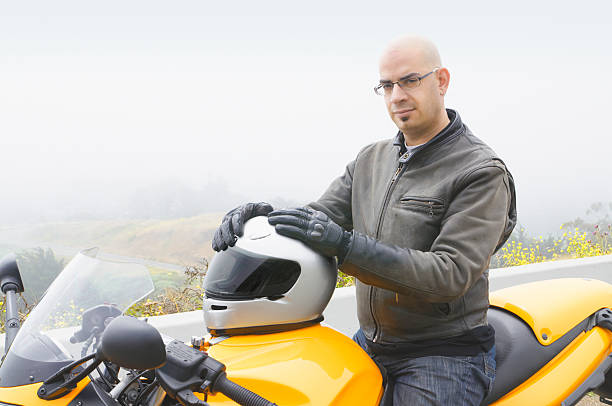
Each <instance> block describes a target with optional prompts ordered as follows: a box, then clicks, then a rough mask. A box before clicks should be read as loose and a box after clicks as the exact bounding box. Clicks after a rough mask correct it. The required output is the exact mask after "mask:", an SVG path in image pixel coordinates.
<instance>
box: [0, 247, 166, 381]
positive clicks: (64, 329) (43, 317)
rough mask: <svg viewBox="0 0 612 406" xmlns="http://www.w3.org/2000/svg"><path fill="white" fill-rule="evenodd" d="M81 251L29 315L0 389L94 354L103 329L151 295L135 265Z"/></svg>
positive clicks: (1, 372)
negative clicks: (108, 259) (101, 258)
mask: <svg viewBox="0 0 612 406" xmlns="http://www.w3.org/2000/svg"><path fill="white" fill-rule="evenodd" d="M96 253H97V250H96V249H93V250H87V251H82V252H81V253H79V254H78V255H76V256H75V257H74V259H72V261H70V262H69V263H68V265H66V267H65V268H64V270H63V271H62V272H61V273H60V275H59V276H58V277H57V278H56V279H55V281H53V283H52V284H51V286H49V288H48V290H47V292H46V293H45V295H44V297H43V298H42V300H41V301H40V303H39V304H38V305H37V306H36V307H35V308H34V310H32V312H31V313H30V314H29V316H28V318H27V319H26V321H25V322H24V323H23V326H22V327H21V329H20V330H19V333H18V334H17V336H16V337H15V340H14V341H13V343H12V345H11V347H10V349H9V351H8V353H7V355H6V357H5V359H4V360H3V362H2V365H1V366H0V386H3V387H7V386H17V385H24V384H29V383H33V382H40V381H43V380H45V379H46V378H48V377H49V376H50V375H52V374H53V373H55V372H56V371H57V370H58V369H59V368H61V367H62V366H64V365H67V364H68V363H70V362H72V361H73V360H76V359H79V358H81V357H82V356H84V355H86V354H89V353H91V352H93V351H95V345H96V343H97V341H98V340H99V339H100V337H101V334H102V332H103V330H104V328H105V326H106V325H107V324H108V323H109V322H110V320H112V319H113V318H114V317H117V316H118V315H120V314H122V313H123V312H125V311H126V310H127V309H128V308H129V307H130V306H132V305H133V304H134V303H136V302H138V301H139V300H141V299H143V298H144V297H145V296H147V295H148V294H150V293H151V292H152V291H153V288H154V287H153V281H152V280H151V277H150V275H149V272H148V270H147V268H146V267H145V266H144V265H141V264H135V263H125V262H112V261H107V260H100V259H98V258H96V257H95V255H96Z"/></svg>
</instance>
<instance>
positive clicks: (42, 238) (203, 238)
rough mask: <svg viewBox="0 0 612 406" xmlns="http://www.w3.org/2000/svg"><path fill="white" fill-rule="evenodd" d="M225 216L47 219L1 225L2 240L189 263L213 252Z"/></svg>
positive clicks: (208, 256) (0, 236)
mask: <svg viewBox="0 0 612 406" xmlns="http://www.w3.org/2000/svg"><path fill="white" fill-rule="evenodd" d="M222 217H223V214H221V213H211V214H202V215H199V216H195V217H189V218H179V219H171V220H100V221H78V222H63V223H47V224H40V225H33V226H24V227H13V228H11V229H0V241H11V242H18V243H19V244H21V245H28V246H40V245H50V246H61V247H70V248H74V249H76V250H81V249H84V248H89V247H92V246H97V247H100V249H101V250H102V251H104V252H109V253H113V254H118V255H124V256H128V257H137V258H145V259H152V260H156V261H161V262H169V263H175V264H183V265H187V264H192V263H197V262H198V261H199V260H200V259H201V258H203V257H204V258H210V257H211V256H212V253H213V251H212V249H211V247H210V241H211V239H212V235H213V232H214V230H215V229H216V227H217V226H218V225H219V224H220V222H221V218H222Z"/></svg>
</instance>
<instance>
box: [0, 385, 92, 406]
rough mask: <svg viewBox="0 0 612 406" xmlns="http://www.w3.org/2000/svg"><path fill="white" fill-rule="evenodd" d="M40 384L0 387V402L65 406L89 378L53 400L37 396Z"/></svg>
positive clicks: (30, 405)
mask: <svg viewBox="0 0 612 406" xmlns="http://www.w3.org/2000/svg"><path fill="white" fill-rule="evenodd" d="M41 384H42V383H41V382H38V383H33V384H30V385H22V386H15V387H12V388H9V387H7V388H3V387H0V402H6V403H10V404H14V405H23V406H66V405H68V404H70V402H71V401H72V400H74V399H75V398H76V397H77V396H78V395H79V393H81V391H82V390H83V389H84V388H85V387H86V386H87V385H88V384H89V378H85V379H83V380H82V381H81V382H79V383H78V384H77V387H76V388H75V389H74V390H72V391H71V392H70V393H68V394H66V395H65V396H63V397H61V398H59V399H55V400H43V399H41V398H39V397H38V395H37V394H36V393H37V391H38V388H39V387H40V385H41Z"/></svg>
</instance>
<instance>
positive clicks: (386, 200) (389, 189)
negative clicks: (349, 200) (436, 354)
mask: <svg viewBox="0 0 612 406" xmlns="http://www.w3.org/2000/svg"><path fill="white" fill-rule="evenodd" d="M413 156H414V153H413V154H411V155H409V156H408V159H406V161H404V162H400V163H399V165H398V166H397V169H396V170H395V173H394V174H393V177H392V178H391V182H389V186H388V187H387V192H386V193H385V198H384V200H383V205H382V208H381V210H380V215H379V216H378V224H377V226H376V235H375V238H376V239H378V237H379V234H380V229H381V228H382V222H383V217H384V215H385V212H386V211H387V205H388V204H389V198H390V196H391V192H392V191H393V187H394V185H395V182H396V181H397V178H398V177H399V176H400V175H401V174H402V172H403V169H404V167H405V166H406V164H407V163H408V161H409V160H410V158H412V157H413ZM369 296H370V314H371V315H372V320H373V321H374V336H373V338H372V341H373V342H377V341H378V333H379V330H380V329H379V327H378V323H377V322H376V317H374V287H373V286H371V285H370V295H369Z"/></svg>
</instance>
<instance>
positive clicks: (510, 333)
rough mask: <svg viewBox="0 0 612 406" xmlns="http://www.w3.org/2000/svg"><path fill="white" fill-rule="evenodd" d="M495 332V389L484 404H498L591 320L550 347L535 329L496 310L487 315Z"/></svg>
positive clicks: (510, 314) (491, 308) (585, 327)
mask: <svg viewBox="0 0 612 406" xmlns="http://www.w3.org/2000/svg"><path fill="white" fill-rule="evenodd" d="M487 318H488V321H489V324H490V325H492V326H493V328H494V329H495V349H496V356H495V361H496V364H497V366H496V371H495V381H494V384H493V389H492V391H491V393H489V395H488V396H487V398H486V399H485V400H484V401H483V403H482V404H483V405H488V404H490V403H492V402H495V401H496V400H498V399H499V398H501V397H502V396H504V395H505V394H507V393H508V392H510V391H511V390H512V389H514V388H516V387H517V386H519V385H520V384H521V383H523V382H524V381H526V380H527V379H528V378H529V377H530V376H532V375H533V374H535V373H536V372H537V371H538V370H539V369H540V368H542V367H543V366H544V365H546V364H547V363H548V362H549V361H550V360H552V359H553V358H554V357H555V356H556V355H557V354H559V353H560V352H561V350H563V348H565V347H566V346H567V345H568V344H569V343H570V342H572V341H573V340H574V339H575V338H576V337H577V336H578V335H579V334H580V333H581V332H582V331H585V330H586V329H587V325H588V322H589V318H587V319H585V320H583V321H582V322H581V323H580V324H578V325H577V326H575V327H574V328H572V329H571V330H570V331H568V332H567V333H565V334H564V335H563V336H561V337H560V338H558V339H557V340H556V341H555V342H553V343H551V344H550V345H542V344H540V343H539V342H538V340H537V338H536V337H535V335H534V333H533V330H532V329H531V327H529V325H528V324H527V323H525V322H524V321H523V320H522V319H521V318H520V317H518V316H517V315H515V314H513V313H511V312H509V311H507V310H503V309H500V308H497V307H490V308H489V311H488V312H487Z"/></svg>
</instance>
